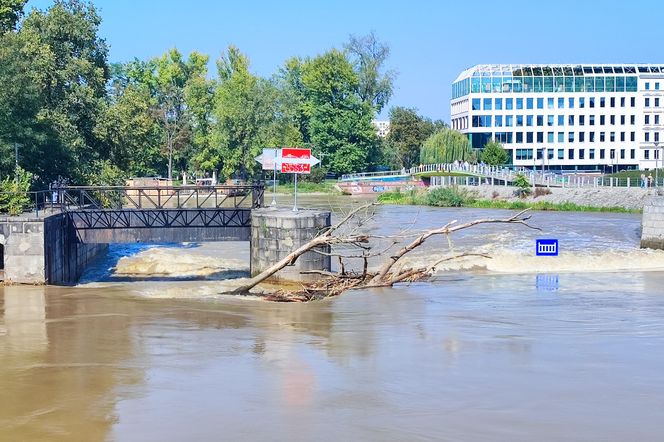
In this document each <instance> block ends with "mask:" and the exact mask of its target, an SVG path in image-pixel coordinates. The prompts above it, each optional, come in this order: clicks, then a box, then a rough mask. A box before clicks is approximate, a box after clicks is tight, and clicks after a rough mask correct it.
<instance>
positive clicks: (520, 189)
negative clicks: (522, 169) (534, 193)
mask: <svg viewBox="0 0 664 442" xmlns="http://www.w3.org/2000/svg"><path fill="white" fill-rule="evenodd" d="M512 184H513V185H514V186H516V187H517V189H516V190H515V191H514V194H515V196H518V197H519V198H525V197H527V196H528V195H530V193H531V189H530V187H531V186H530V182H529V181H528V178H526V177H525V176H524V175H523V174H521V173H519V174H517V175H516V176H515V177H514V181H513V182H512Z"/></svg>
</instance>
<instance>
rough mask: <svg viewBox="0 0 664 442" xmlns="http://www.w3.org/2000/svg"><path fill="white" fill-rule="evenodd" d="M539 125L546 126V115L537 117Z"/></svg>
mask: <svg viewBox="0 0 664 442" xmlns="http://www.w3.org/2000/svg"><path fill="white" fill-rule="evenodd" d="M537 125H538V126H544V115H538V116H537Z"/></svg>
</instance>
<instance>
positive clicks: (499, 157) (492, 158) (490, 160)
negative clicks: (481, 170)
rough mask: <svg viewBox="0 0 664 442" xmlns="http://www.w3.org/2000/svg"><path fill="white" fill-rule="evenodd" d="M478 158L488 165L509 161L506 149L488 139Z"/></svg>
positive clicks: (497, 164)
mask: <svg viewBox="0 0 664 442" xmlns="http://www.w3.org/2000/svg"><path fill="white" fill-rule="evenodd" d="M480 158H481V159H482V161H483V162H484V163H486V164H488V165H489V166H501V165H503V164H505V163H507V162H508V161H509V155H508V153H507V151H506V150H505V149H503V145H502V144H500V143H498V142H496V141H490V142H488V143H487V144H486V145H485V146H484V149H483V150H482V153H481V155H480Z"/></svg>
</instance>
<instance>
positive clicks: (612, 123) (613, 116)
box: [609, 115, 616, 126]
mask: <svg viewBox="0 0 664 442" xmlns="http://www.w3.org/2000/svg"><path fill="white" fill-rule="evenodd" d="M609 118H610V119H611V125H612V126H615V125H616V116H615V115H611V116H610V117H609Z"/></svg>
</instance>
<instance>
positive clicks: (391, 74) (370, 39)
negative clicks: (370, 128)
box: [344, 32, 396, 113]
mask: <svg viewBox="0 0 664 442" xmlns="http://www.w3.org/2000/svg"><path fill="white" fill-rule="evenodd" d="M344 48H345V50H346V52H347V53H348V55H349V57H350V61H351V63H352V64H353V68H354V69H355V72H356V73H357V76H358V94H359V96H360V99H361V100H362V101H363V102H365V103H368V104H369V105H371V106H372V107H373V108H374V110H375V111H376V113H380V111H381V110H383V108H384V107H385V106H386V105H387V103H388V101H389V100H390V97H391V96H392V92H393V84H394V79H395V78H396V72H395V71H394V70H387V71H385V72H382V71H383V69H384V65H385V61H386V60H387V58H388V57H389V55H390V47H389V46H388V45H387V44H385V43H382V42H381V41H379V40H378V38H377V37H376V35H375V34H374V33H373V32H371V33H370V34H368V35H365V36H363V37H356V36H354V35H351V36H350V39H349V41H348V43H346V44H345V45H344Z"/></svg>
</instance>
